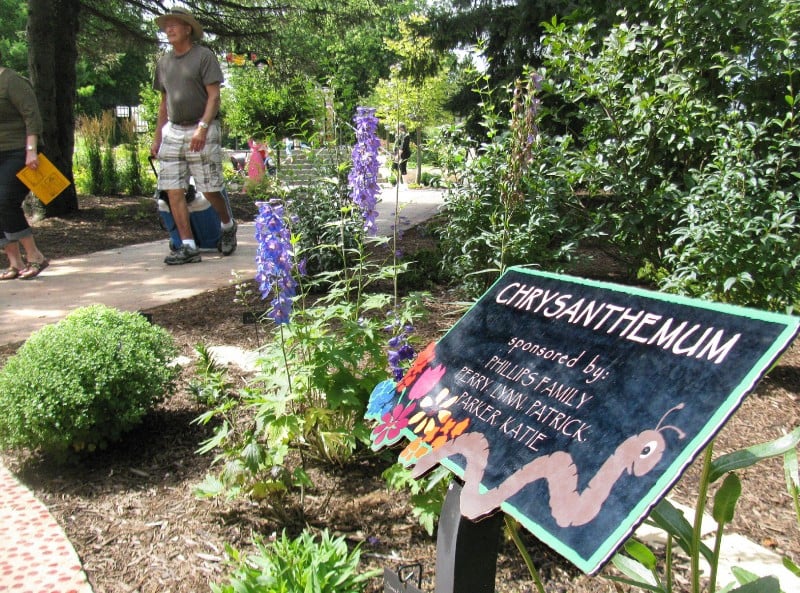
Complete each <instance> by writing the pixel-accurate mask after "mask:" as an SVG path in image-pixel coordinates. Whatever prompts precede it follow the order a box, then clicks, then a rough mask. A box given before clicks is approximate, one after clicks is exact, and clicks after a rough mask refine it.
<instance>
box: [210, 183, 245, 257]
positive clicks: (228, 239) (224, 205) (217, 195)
mask: <svg viewBox="0 0 800 593" xmlns="http://www.w3.org/2000/svg"><path fill="white" fill-rule="evenodd" d="M203 195H204V196H205V197H206V199H207V200H208V201H209V203H210V204H211V206H212V207H213V208H214V210H215V211H216V212H217V214H218V215H219V220H220V222H221V223H222V237H221V238H220V240H219V250H220V251H221V252H222V255H230V254H232V253H233V252H234V251H236V245H237V241H236V231H237V230H238V226H239V225H237V224H236V221H235V220H233V218H231V213H230V211H229V210H228V202H227V201H226V200H225V197H224V196H223V195H222V192H220V191H209V192H203Z"/></svg>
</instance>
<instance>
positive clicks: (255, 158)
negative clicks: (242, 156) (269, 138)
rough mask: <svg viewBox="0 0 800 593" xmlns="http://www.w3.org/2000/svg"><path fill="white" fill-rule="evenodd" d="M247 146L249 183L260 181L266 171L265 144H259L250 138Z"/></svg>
mask: <svg viewBox="0 0 800 593" xmlns="http://www.w3.org/2000/svg"><path fill="white" fill-rule="evenodd" d="M247 145H248V146H249V147H250V158H249V160H248V161H247V176H248V177H249V178H250V180H251V181H261V178H262V177H264V172H265V171H266V167H265V166H264V161H265V160H266V158H267V146H266V144H259V143H258V142H256V141H255V140H253V139H252V138H250V139H249V140H248V141H247Z"/></svg>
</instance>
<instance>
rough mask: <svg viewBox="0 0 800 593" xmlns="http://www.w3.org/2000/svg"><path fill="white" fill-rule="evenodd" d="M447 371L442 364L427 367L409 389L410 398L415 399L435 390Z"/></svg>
mask: <svg viewBox="0 0 800 593" xmlns="http://www.w3.org/2000/svg"><path fill="white" fill-rule="evenodd" d="M446 372H447V369H446V368H445V366H444V365H442V364H440V365H439V366H436V367H433V368H430V367H429V368H426V369H425V370H424V371H423V372H422V374H421V375H420V377H419V379H417V382H416V383H414V385H413V386H412V387H411V389H410V390H409V391H408V399H410V400H412V401H413V400H415V399H420V398H422V397H425V396H426V395H427V394H428V393H430V392H431V390H433V388H434V387H435V386H436V384H437V383H438V382H439V380H440V379H441V378H442V377H444V374H445V373H446Z"/></svg>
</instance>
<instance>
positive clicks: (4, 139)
mask: <svg viewBox="0 0 800 593" xmlns="http://www.w3.org/2000/svg"><path fill="white" fill-rule="evenodd" d="M2 64H3V58H2V55H0V246H1V247H3V250H4V251H5V254H6V256H7V257H8V268H6V269H5V270H2V271H1V272H0V280H13V279H14V278H20V279H22V280H31V279H33V278H36V276H38V275H39V273H40V272H41V271H42V270H44V269H45V268H46V267H47V266H48V264H49V261H48V260H47V259H46V258H45V256H44V255H43V254H42V252H41V251H39V248H38V247H36V241H35V240H34V238H33V231H32V230H31V227H30V225H29V224H28V220H27V219H26V218H25V212H24V211H23V209H22V203H23V202H24V201H25V197H26V196H27V195H28V188H27V187H26V186H25V184H24V183H22V181H20V180H19V178H17V173H18V172H19V171H20V170H21V169H22V168H23V167H29V168H31V169H36V168H37V167H38V166H39V153H38V149H37V144H38V141H39V136H41V133H42V117H41V115H40V114H39V106H38V104H37V103H36V95H35V94H34V92H33V88H32V87H31V84H30V83H29V82H28V81H27V80H26V79H25V78H23V77H22V76H20V75H19V74H17V73H16V72H14V71H13V70H11V69H9V68H5V67H3V65H2ZM20 244H21V245H22V247H23V249H24V250H25V256H26V259H23V257H22V252H21V250H20Z"/></svg>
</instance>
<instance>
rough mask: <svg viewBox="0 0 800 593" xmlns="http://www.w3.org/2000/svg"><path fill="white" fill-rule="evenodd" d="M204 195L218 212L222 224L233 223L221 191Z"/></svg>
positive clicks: (204, 193)
mask: <svg viewBox="0 0 800 593" xmlns="http://www.w3.org/2000/svg"><path fill="white" fill-rule="evenodd" d="M203 195H204V196H205V197H206V199H207V200H208V201H209V203H210V204H211V206H212V207H213V208H214V210H216V212H217V214H218V215H219V220H220V222H222V224H228V223H229V222H230V221H231V215H230V212H228V205H227V204H226V203H225V198H223V197H222V192H220V191H209V192H203Z"/></svg>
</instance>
